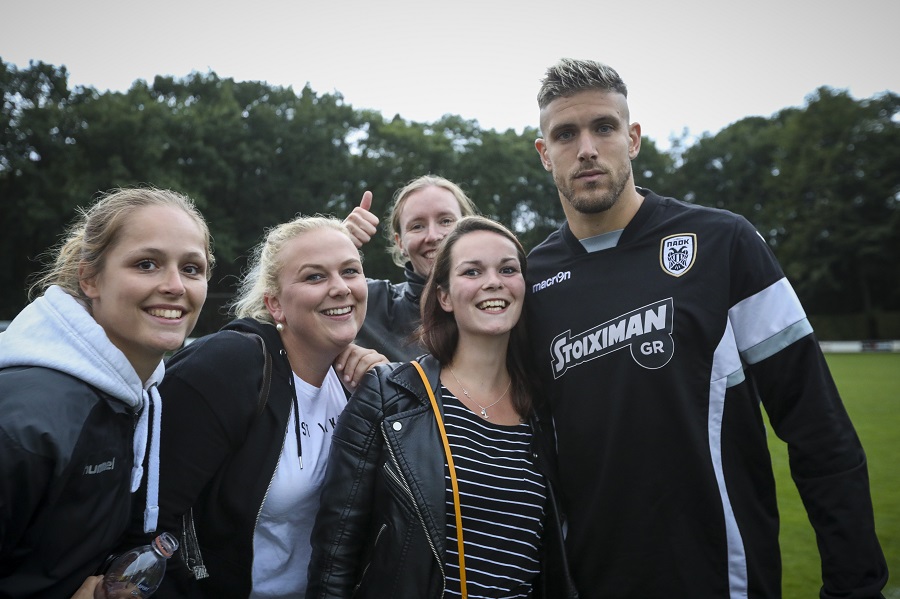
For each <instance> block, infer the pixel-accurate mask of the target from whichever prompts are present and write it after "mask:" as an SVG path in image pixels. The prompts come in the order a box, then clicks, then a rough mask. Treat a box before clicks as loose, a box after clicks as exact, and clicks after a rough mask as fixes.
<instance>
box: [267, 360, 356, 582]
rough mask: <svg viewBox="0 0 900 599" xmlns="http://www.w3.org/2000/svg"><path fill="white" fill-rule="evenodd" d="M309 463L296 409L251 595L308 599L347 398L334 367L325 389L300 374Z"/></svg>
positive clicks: (302, 425)
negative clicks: (322, 501)
mask: <svg viewBox="0 0 900 599" xmlns="http://www.w3.org/2000/svg"><path fill="white" fill-rule="evenodd" d="M294 387H295V389H296V392H297V405H298V406H299V408H300V409H299V413H300V432H301V435H300V437H301V444H302V451H303V467H302V468H301V467H300V460H299V459H298V458H297V432H296V431H297V428H296V426H295V424H294V423H295V420H294V414H293V408H292V411H291V416H290V419H289V420H288V426H287V434H286V436H285V438H284V447H283V448H282V450H281V457H280V458H279V460H278V467H277V468H276V469H275V475H274V476H273V478H272V483H271V485H270V486H269V491H268V493H267V495H266V499H265V502H264V503H263V508H262V512H261V513H260V516H259V522H258V523H257V525H256V532H255V533H254V536H253V552H254V553H253V590H252V592H251V593H250V597H251V599H274V598H287V597H292V598H294V597H302V596H303V594H304V593H305V592H306V569H307V567H308V565H309V558H310V554H311V553H312V548H311V546H310V542H309V537H310V534H311V533H312V527H313V523H314V522H315V519H316V511H317V510H318V509H319V491H320V490H321V487H322V482H323V479H324V477H325V465H326V463H327V461H328V453H329V450H330V449H331V434H332V432H333V431H334V426H335V425H336V424H337V419H338V416H339V415H340V413H341V411H342V410H343V409H344V406H345V405H347V396H346V395H345V394H344V389H343V387H342V386H341V382H340V380H339V379H338V376H337V374H335V372H334V370H331V369H330V370H329V371H328V375H327V376H326V377H325V381H324V382H323V383H322V386H321V387H313V386H312V385H310V384H309V383H306V382H304V381H303V380H301V379H300V378H299V377H298V376H296V375H294Z"/></svg>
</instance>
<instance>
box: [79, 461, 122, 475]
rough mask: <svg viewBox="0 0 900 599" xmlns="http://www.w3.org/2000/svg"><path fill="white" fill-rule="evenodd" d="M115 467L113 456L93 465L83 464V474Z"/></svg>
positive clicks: (97, 472) (96, 472)
mask: <svg viewBox="0 0 900 599" xmlns="http://www.w3.org/2000/svg"><path fill="white" fill-rule="evenodd" d="M115 467H116V458H113V459H111V460H110V461H108V462H100V463H99V464H97V465H95V466H85V467H84V474H100V473H101V472H106V471H107V470H114V469H115Z"/></svg>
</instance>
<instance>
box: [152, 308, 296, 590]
mask: <svg viewBox="0 0 900 599" xmlns="http://www.w3.org/2000/svg"><path fill="white" fill-rule="evenodd" d="M231 331H248V332H254V333H257V334H258V335H260V336H261V337H262V338H263V339H264V340H265V343H266V348H267V350H268V352H269V354H270V355H271V357H272V377H271V388H270V392H269V396H268V401H267V402H266V405H265V408H264V410H263V411H262V413H260V414H259V415H257V413H256V411H257V406H258V399H259V389H260V385H261V383H262V380H263V354H262V351H261V349H260V346H259V343H258V342H257V341H256V340H255V339H253V338H251V337H247V336H244V335H239V334H236V333H234V332H231ZM292 377H293V374H292V372H291V369H290V364H289V363H288V361H287V357H286V356H285V354H284V346H283V344H282V343H281V339H280V337H279V335H278V333H277V331H276V330H275V327H274V326H272V325H269V324H263V323H260V322H258V321H255V320H253V319H249V318H244V319H239V320H235V321H233V322H231V323H229V324H228V325H226V326H225V327H223V329H222V330H221V331H219V332H217V333H213V334H212V335H208V336H205V337H202V338H200V339H198V340H197V341H195V342H193V343H192V344H190V345H188V346H187V347H185V348H184V349H182V350H181V351H179V352H178V353H177V354H175V355H174V356H173V357H172V358H171V359H170V360H169V362H168V363H167V365H166V376H165V379H164V381H163V383H162V385H161V386H160V393H161V394H162V396H163V398H164V400H163V402H164V403H163V406H164V408H163V414H162V419H163V425H162V447H161V457H160V470H161V476H160V492H159V506H160V515H159V530H168V531H174V532H180V531H181V529H182V516H183V515H184V514H185V513H186V512H188V510H190V509H191V508H192V507H193V512H194V522H195V528H196V532H197V539H198V541H199V546H200V551H201V554H202V557H203V563H204V565H205V566H206V569H207V571H208V574H209V577H208V578H204V579H201V580H199V581H196V580H194V579H193V577H192V575H191V574H190V572H189V571H188V570H187V568H186V567H185V565H184V563H183V561H182V555H181V548H179V550H178V551H177V552H176V553H175V555H173V556H172V558H171V559H170V560H169V561H168V565H167V567H166V576H165V578H164V579H163V585H162V586H161V587H160V589H159V591H158V592H157V594H158V595H159V596H160V597H161V598H169V597H216V598H221V597H247V596H248V595H249V593H250V590H251V586H252V567H253V535H254V531H255V528H256V523H257V520H258V518H259V512H260V510H261V508H262V505H263V501H264V499H265V496H266V492H267V490H268V487H269V483H270V482H271V480H272V477H273V475H274V473H275V467H276V466H277V464H278V458H279V456H280V454H281V448H282V444H283V441H284V437H285V434H286V431H287V426H288V418H289V416H290V412H291V405H292V404H293V402H294V390H293V379H292Z"/></svg>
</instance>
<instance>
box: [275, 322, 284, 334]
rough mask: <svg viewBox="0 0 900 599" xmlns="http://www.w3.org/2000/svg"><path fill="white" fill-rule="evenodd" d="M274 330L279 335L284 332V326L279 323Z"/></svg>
mask: <svg viewBox="0 0 900 599" xmlns="http://www.w3.org/2000/svg"><path fill="white" fill-rule="evenodd" d="M275 330H276V331H278V332H279V333H280V332H281V331H283V330H284V325H283V324H281V323H280V322H279V323H278V324H276V325H275Z"/></svg>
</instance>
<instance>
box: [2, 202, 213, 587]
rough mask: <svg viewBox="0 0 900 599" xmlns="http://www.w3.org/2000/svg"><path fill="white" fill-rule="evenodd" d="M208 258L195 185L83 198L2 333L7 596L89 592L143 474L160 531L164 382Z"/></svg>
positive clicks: (149, 519) (192, 316)
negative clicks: (192, 192)
mask: <svg viewBox="0 0 900 599" xmlns="http://www.w3.org/2000/svg"><path fill="white" fill-rule="evenodd" d="M212 264H213V257H212V254H211V251H210V235H209V230H208V228H207V225H206V223H205V221H204V219H203V217H202V216H201V215H200V213H199V212H198V211H197V210H196V208H195V207H194V205H193V203H192V202H191V201H190V200H189V199H188V198H186V197H184V196H182V195H180V194H177V193H174V192H171V191H165V190H159V189H154V188H136V189H119V190H115V191H113V192H111V193H108V194H105V195H103V196H102V197H101V198H100V199H99V200H97V201H96V202H94V203H93V205H91V206H90V207H89V208H88V209H87V210H83V211H81V213H80V218H78V219H77V221H76V222H75V224H74V225H73V226H72V228H71V229H70V231H69V233H68V236H67V238H66V240H65V241H64V242H63V244H62V245H61V246H60V247H59V248H57V250H56V252H55V261H54V263H53V264H52V265H51V266H50V267H49V268H48V269H47V270H46V271H45V272H44V273H43V274H42V276H40V278H39V279H38V280H37V282H36V283H35V285H34V286H33V287H32V294H33V295H34V294H35V293H36V292H37V293H40V296H39V297H37V298H36V299H34V301H32V302H31V303H30V304H29V305H28V306H26V307H25V309H23V310H22V312H20V313H19V315H18V316H17V317H16V318H15V319H14V320H13V321H12V323H11V324H10V325H9V328H8V329H7V330H6V332H4V333H3V334H2V335H0V481H3V483H2V484H0V597H17V598H27V597H41V598H51V599H52V598H54V597H60V598H68V597H70V596H72V595H73V593H75V592H76V591H78V592H79V593H80V594H85V593H88V592H89V591H92V590H93V587H94V586H96V585H97V583H98V582H99V580H100V579H99V577H96V576H92V575H94V574H96V573H97V570H98V568H99V567H100V566H101V565H102V564H103V562H104V560H105V558H106V557H107V555H108V553H109V552H110V551H111V550H112V549H113V548H114V547H115V545H116V544H117V543H118V542H119V541H120V538H121V535H122V533H123V532H124V531H125V529H126V527H127V525H128V523H129V520H130V519H131V504H132V501H131V495H132V493H134V492H135V491H137V490H138V489H139V488H140V487H141V486H142V485H144V486H145V487H146V490H147V493H146V495H147V502H146V508H145V509H144V510H143V511H144V513H143V515H142V518H143V524H144V529H145V531H146V532H150V531H153V530H155V528H156V520H157V512H158V508H157V506H156V503H157V502H156V499H157V490H158V482H159V442H158V439H159V422H160V415H161V410H162V405H161V402H160V398H159V393H158V392H157V390H156V386H157V384H158V383H159V382H160V380H161V379H162V376H163V372H164V366H163V356H164V354H165V353H166V352H168V351H173V350H175V349H177V348H179V347H180V346H181V345H182V343H183V342H184V339H185V337H186V336H187V335H188V334H189V333H190V332H191V330H192V329H193V328H194V325H195V324H196V322H197V316H198V315H199V312H200V308H201V307H202V306H203V303H204V301H205V300H206V290H207V280H208V278H209V275H210V269H211V268H212ZM145 459H146V461H145ZM144 464H146V472H145V468H144Z"/></svg>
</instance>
